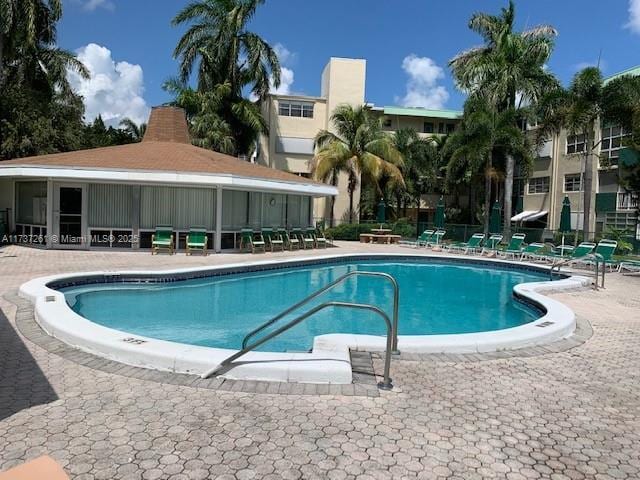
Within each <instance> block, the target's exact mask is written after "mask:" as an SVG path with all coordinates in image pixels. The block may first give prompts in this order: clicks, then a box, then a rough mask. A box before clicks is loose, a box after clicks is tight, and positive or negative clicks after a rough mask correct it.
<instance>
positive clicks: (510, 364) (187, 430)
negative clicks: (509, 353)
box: [0, 243, 640, 480]
mask: <svg viewBox="0 0 640 480" xmlns="http://www.w3.org/2000/svg"><path fill="white" fill-rule="evenodd" d="M339 245H340V248H339V249H335V250H333V251H331V253H334V252H338V251H339V252H362V251H365V252H371V251H402V252H407V250H406V249H403V248H401V247H394V246H383V245H380V246H376V245H367V246H363V245H360V244H347V243H340V244H339ZM317 253H318V252H313V253H305V252H303V253H302V255H307V254H312V255H313V254H317ZM319 253H320V254H324V253H325V252H324V251H320V252H319ZM288 255H291V254H290V253H288V252H286V253H284V254H283V253H278V254H275V255H274V256H288ZM267 256H269V257H270V256H272V255H271V254H268V255H267ZM255 258H256V256H251V255H217V256H216V255H212V256H209V257H207V258H201V257H197V256H193V257H185V256H184V255H182V254H181V255H176V256H173V257H169V256H153V257H152V256H151V255H149V254H146V253H117V252H104V253H100V252H61V251H41V250H35V249H27V248H21V247H7V248H4V249H1V250H0V278H1V279H2V282H1V283H0V295H4V294H6V293H10V292H15V290H16V289H17V288H18V286H19V285H20V284H21V283H23V282H24V281H26V280H29V279H31V278H34V277H36V276H41V275H47V274H52V273H59V272H67V271H83V270H85V271H86V270H99V269H105V268H106V269H114V270H115V269H126V268H143V267H144V268H147V267H149V268H167V267H178V266H189V265H207V264H214V263H220V262H237V261H251V260H254V259H255ZM556 298H558V299H560V300H561V301H563V302H565V303H566V304H568V305H569V306H570V307H572V308H573V309H574V310H575V312H576V313H577V314H578V315H579V316H580V317H581V318H582V319H586V320H588V321H589V322H590V323H591V325H592V327H593V329H594V334H593V337H592V338H591V339H590V340H588V341H587V342H586V343H584V344H583V345H581V346H578V347H576V348H573V349H571V350H567V351H564V352H560V353H555V354H545V355H538V356H533V357H526V358H525V357H516V358H506V359H497V360H490V361H478V362H463V363H459V362H453V361H441V360H440V361H433V360H429V361H425V360H420V361H413V360H411V361H409V360H400V361H395V362H394V363H393V364H392V377H393V379H394V383H395V384H396V385H397V386H398V388H397V389H396V391H393V392H381V394H380V396H379V397H377V398H371V397H364V396H355V397H354V396H342V395H337V396H331V395H322V396H315V395H292V394H290V395H277V394H275V395H274V394H255V393H243V392H233V391H216V390H206V389H200V388H193V387H188V386H178V385H171V384H163V383H158V382H154V381H145V380H139V379H133V378H129V377H126V376H120V375H115V374H109V373H106V372H103V371H100V370H94V369H91V368H89V367H85V366H80V365H78V364H77V363H74V362H73V361H71V360H69V359H65V358H62V357H61V356H59V355H56V354H55V353H51V352H49V351H47V350H44V349H42V348H41V347H39V346H37V345H35V344H33V343H31V342H30V341H29V340H27V339H25V338H24V337H23V336H22V335H21V334H20V333H19V332H18V331H17V330H16V328H15V312H16V308H15V306H14V305H12V304H11V303H9V302H8V301H7V300H5V299H4V298H0V307H1V309H2V312H3V313H2V314H0V470H5V469H7V468H9V467H11V466H13V465H16V464H18V463H21V462H23V461H25V460H28V459H32V458H35V457H37V456H39V455H41V454H49V455H51V456H52V457H53V458H55V459H56V460H57V461H58V462H59V463H60V464H61V465H63V467H64V468H65V470H66V471H67V473H68V474H69V475H70V476H71V477H72V478H77V479H94V478H95V479H114V478H135V479H137V478H142V479H155V478H166V479H175V480H177V479H187V478H237V479H249V478H274V479H276V478H277V479H279V478H285V479H288V478H291V479H296V478H322V479H324V478H329V479H334V478H335V479H341V478H358V479H370V478H394V479H395V478H443V479H444V478H447V479H465V480H466V479H475V478H478V479H482V478H508V479H520V478H522V479H526V478H531V479H534V478H553V479H581V478H593V479H608V478H611V479H621V478H629V479H637V478H640V278H638V277H622V276H620V275H618V274H610V275H608V276H607V288H606V289H605V290H601V291H599V292H595V291H581V292H573V293H564V294H558V295H556ZM376 368H377V370H378V371H379V370H380V369H381V365H380V364H377V365H376Z"/></svg>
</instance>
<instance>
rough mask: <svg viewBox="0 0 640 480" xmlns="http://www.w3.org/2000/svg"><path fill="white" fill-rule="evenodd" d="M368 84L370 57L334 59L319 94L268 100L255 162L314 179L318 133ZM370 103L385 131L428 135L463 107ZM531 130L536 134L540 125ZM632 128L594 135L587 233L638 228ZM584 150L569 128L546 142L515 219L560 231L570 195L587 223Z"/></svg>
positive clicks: (342, 206) (345, 203)
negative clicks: (623, 155) (627, 172)
mask: <svg viewBox="0 0 640 480" xmlns="http://www.w3.org/2000/svg"><path fill="white" fill-rule="evenodd" d="M624 74H640V67H636V68H634V69H630V70H627V71H625V72H621V73H620V74H618V75H624ZM618 75H614V76H612V77H610V78H609V79H608V80H611V79H613V78H615V77H616V76H618ZM365 85H366V61H365V60H362V59H348V58H331V59H330V60H329V62H328V63H327V65H326V66H325V68H324V70H323V72H322V78H321V89H320V95H319V96H308V95H277V94H272V95H270V96H269V98H268V100H267V101H266V102H265V103H264V105H263V113H264V116H265V119H266V120H267V123H268V126H269V135H265V136H263V137H262V138H261V140H260V144H259V148H258V154H257V156H256V162H257V163H260V164H263V165H266V166H269V167H272V168H276V169H280V170H286V171H289V172H292V173H295V174H297V175H300V176H304V177H308V176H310V174H311V170H312V166H313V154H314V149H313V138H314V137H315V135H316V134H317V133H318V131H320V130H322V129H327V130H330V129H331V128H332V125H331V122H330V117H331V114H332V112H333V110H334V109H335V108H336V107H337V106H338V105H340V104H343V103H348V104H352V105H362V104H364V103H366V96H365ZM367 105H368V106H369V108H370V109H371V111H372V112H373V113H374V114H375V115H378V116H379V117H380V118H381V121H382V125H383V128H384V129H385V130H386V131H388V132H390V133H391V132H394V131H396V130H398V129H400V128H406V127H411V128H414V129H415V130H416V131H417V132H419V133H420V134H421V135H424V136H430V135H434V134H435V135H446V134H449V133H451V132H452V131H453V130H454V129H455V128H456V125H457V123H458V122H459V121H460V117H461V115H462V112H460V111H455V110H429V109H424V108H406V107H393V106H385V107H380V106H376V105H373V104H367ZM527 128H528V129H530V130H532V131H533V129H535V128H536V127H535V126H529V127H527ZM626 133H627V132H624V131H623V130H622V129H621V128H620V127H617V126H615V125H603V126H602V127H601V128H599V129H598V131H597V132H596V143H597V144H598V149H597V151H596V155H597V156H598V157H599V158H601V160H600V161H594V162H593V163H594V165H593V175H592V178H593V191H592V198H591V206H592V209H591V210H592V215H591V218H590V221H589V230H590V231H592V232H594V231H602V230H604V229H606V228H607V227H614V228H628V229H633V230H635V229H636V228H637V226H638V214H637V210H638V193H637V192H626V191H624V189H623V188H622V187H621V186H620V185H619V182H618V165H617V162H618V158H619V155H620V151H621V146H622V143H621V142H622V139H623V137H624V135H625V134H626ZM584 148H585V145H584V139H582V138H580V137H579V136H571V135H568V134H567V132H561V133H560V134H559V135H556V136H554V138H552V139H550V140H549V141H548V142H546V144H545V145H543V146H542V148H541V149H540V151H539V152H538V156H537V159H536V161H535V165H534V169H533V174H532V175H531V178H529V179H528V180H524V179H522V178H517V179H516V182H515V186H514V196H515V201H514V205H515V206H516V212H514V213H516V214H515V215H514V217H513V220H514V222H519V223H521V224H523V225H529V226H533V225H535V226H537V227H541V228H546V229H547V230H555V229H557V228H558V227H559V224H560V209H561V206H562V201H563V199H564V197H565V196H568V197H569V199H570V200H571V205H572V222H573V227H574V228H575V227H578V228H581V227H582V218H583V214H582V211H583V196H582V181H581V179H582V169H583V166H584V160H583V159H584V156H583V155H582V152H583V151H584ZM338 190H339V195H338V196H337V197H336V200H335V207H334V221H335V222H337V223H340V222H341V221H342V220H343V219H345V218H346V217H347V216H348V208H349V197H348V194H347V180H346V177H342V178H340V179H339V181H338ZM359 195H360V192H359V190H358V191H356V193H355V202H354V203H355V204H356V205H358V203H359V202H358V200H359ZM437 198H438V195H435V194H433V195H428V194H426V195H424V197H423V201H422V204H421V210H422V211H423V213H426V212H429V211H431V210H433V209H434V207H435V204H436V202H437ZM456 201H458V202H460V204H464V202H465V201H466V200H465V199H460V198H457V199H456ZM327 202H328V200H326V199H323V198H319V199H316V200H315V204H314V216H315V217H316V218H325V219H327V220H328V219H329V218H328V217H329V215H330V209H329V208H328V203H327ZM414 213H415V212H414ZM422 220H424V217H423V218H422Z"/></svg>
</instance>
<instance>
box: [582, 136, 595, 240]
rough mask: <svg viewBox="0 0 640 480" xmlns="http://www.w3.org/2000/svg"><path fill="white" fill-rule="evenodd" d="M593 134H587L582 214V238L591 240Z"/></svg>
mask: <svg viewBox="0 0 640 480" xmlns="http://www.w3.org/2000/svg"><path fill="white" fill-rule="evenodd" d="M591 143H592V140H591V136H590V135H587V144H586V149H587V151H586V154H585V160H584V185H583V186H582V188H583V189H584V192H583V194H584V199H583V204H584V210H583V216H582V240H583V241H587V240H589V238H590V237H589V220H590V217H591V189H592V185H593V155H592V148H591Z"/></svg>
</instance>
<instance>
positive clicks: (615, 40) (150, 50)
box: [58, 0, 640, 125]
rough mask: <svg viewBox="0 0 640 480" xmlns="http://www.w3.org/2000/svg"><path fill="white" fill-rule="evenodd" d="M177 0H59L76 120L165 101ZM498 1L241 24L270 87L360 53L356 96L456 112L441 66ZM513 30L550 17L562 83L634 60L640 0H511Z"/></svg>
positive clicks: (317, 6)
mask: <svg viewBox="0 0 640 480" xmlns="http://www.w3.org/2000/svg"><path fill="white" fill-rule="evenodd" d="M187 3H188V2H187V1H183V0H64V1H63V7H64V16H63V18H62V20H61V22H60V24H59V26H58V44H59V46H60V47H62V48H65V49H67V50H71V51H74V52H76V53H77V55H78V57H79V58H80V59H81V60H82V61H83V62H84V63H85V65H87V66H88V67H89V69H90V71H91V72H92V78H91V79H90V80H88V81H85V80H82V79H80V78H79V77H78V76H77V75H74V74H70V81H71V83H72V85H73V86H74V88H75V89H76V90H77V91H78V92H79V93H80V94H82V95H83V96H84V98H85V106H86V114H85V119H86V120H87V121H91V120H92V119H93V118H95V117H96V116H97V115H98V114H101V115H102V116H103V119H104V120H105V121H106V122H107V123H108V124H111V125H117V124H118V122H119V121H120V119H122V118H124V117H129V118H131V119H133V120H134V121H136V122H138V123H139V122H142V121H146V118H147V115H148V112H149V108H150V107H151V106H154V105H160V104H162V103H164V102H167V101H169V100H170V96H169V95H168V94H167V93H166V92H164V91H163V90H162V83H163V82H164V81H165V80H166V79H168V78H170V77H172V76H175V75H176V73H177V62H176V60H174V59H173V56H172V54H173V49H174V47H175V45H176V43H177V41H178V39H179V38H180V35H181V34H182V33H183V32H184V30H185V28H184V27H179V28H178V27H173V26H171V19H172V18H173V17H174V16H175V15H176V13H177V12H178V11H179V10H180V9H181V8H182V7H183V6H184V5H186V4H187ZM506 4H507V0H450V1H448V2H438V1H435V0H267V1H266V2H265V4H264V5H263V6H262V7H261V8H260V9H259V11H258V13H257V14H256V16H255V18H254V19H253V20H252V22H251V24H250V25H249V29H250V30H251V31H254V32H255V33H258V34H259V35H261V36H262V37H263V38H264V39H265V40H267V41H268V42H269V43H270V44H271V45H273V46H275V47H276V49H277V52H278V54H279V56H280V60H281V63H282V65H283V75H282V78H283V82H282V84H281V86H280V87H279V89H278V91H279V92H281V93H300V94H308V95H319V94H320V75H321V73H322V69H323V68H324V65H325V64H326V63H327V61H328V60H329V58H330V57H348V58H364V59H366V60H367V79H366V101H367V102H370V103H374V104H376V105H379V106H388V105H403V106H414V107H426V108H446V109H460V108H461V107H462V104H463V103H464V95H463V94H462V93H461V92H459V91H457V90H456V87H455V85H454V83H453V81H452V78H451V74H450V71H449V69H448V67H447V63H448V61H449V60H450V59H451V58H452V57H453V56H455V55H456V54H457V53H459V52H460V51H463V50H465V49H468V48H470V47H473V46H476V45H478V44H480V43H481V39H480V38H479V37H478V36H477V35H476V34H475V33H474V32H472V31H470V30H469V29H468V27H467V24H468V21H469V18H470V17H471V15H472V14H473V13H474V12H476V11H478V10H479V9H480V10H482V11H483V12H489V13H498V12H499V10H500V8H502V7H503V6H505V5H506ZM516 16H517V17H516V18H517V19H516V22H517V28H518V29H519V30H520V29H525V28H530V27H532V26H535V25H538V24H551V25H553V26H554V27H556V29H557V30H558V31H559V36H558V38H557V41H556V47H555V50H554V53H553V56H552V57H551V59H550V61H549V68H550V69H551V70H552V71H553V72H554V73H555V74H556V75H557V76H558V78H559V79H560V80H561V81H562V82H564V83H568V82H569V81H570V80H571V78H572V76H573V75H574V74H575V73H576V72H577V71H578V70H579V69H580V68H583V67H585V66H588V65H596V64H597V63H598V62H599V64H600V66H601V68H602V70H603V73H604V74H605V76H606V75H612V74H614V73H617V72H619V71H622V70H625V69H627V68H630V67H632V66H636V65H638V64H640V0H608V2H603V1H601V0H517V1H516Z"/></svg>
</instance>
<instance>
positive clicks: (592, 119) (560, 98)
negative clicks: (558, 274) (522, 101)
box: [537, 67, 603, 239]
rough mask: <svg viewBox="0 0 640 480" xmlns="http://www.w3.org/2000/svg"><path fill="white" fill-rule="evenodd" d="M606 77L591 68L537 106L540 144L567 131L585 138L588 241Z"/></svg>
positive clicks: (584, 213) (584, 187) (584, 226)
mask: <svg viewBox="0 0 640 480" xmlns="http://www.w3.org/2000/svg"><path fill="white" fill-rule="evenodd" d="M602 104H603V78H602V73H601V72H600V69H599V68H597V67H588V68H585V69H584V70H581V71H580V72H578V73H577V74H576V75H575V76H574V78H573V80H572V82H571V85H570V86H569V88H568V89H564V88H561V87H558V88H556V89H555V90H553V91H552V92H549V93H548V94H547V95H546V96H545V97H544V98H543V99H542V100H541V101H540V103H539V105H538V108H537V110H538V118H540V119H541V122H540V127H539V128H538V138H539V139H540V141H544V140H546V139H548V138H549V137H550V136H551V135H553V134H557V133H558V132H560V130H561V129H566V130H567V131H568V133H569V135H577V136H579V138H583V139H584V142H580V143H583V145H584V147H583V149H582V151H579V152H576V153H579V154H580V155H581V156H582V157H583V160H584V163H583V173H582V182H581V185H582V189H583V197H584V198H583V224H582V227H583V234H584V238H585V239H586V238H588V234H589V223H590V217H591V193H592V189H593V156H594V153H595V150H596V148H597V146H598V144H597V143H595V131H596V128H597V126H598V125H599V123H598V122H599V120H600V118H601V116H602V113H603V110H602Z"/></svg>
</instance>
